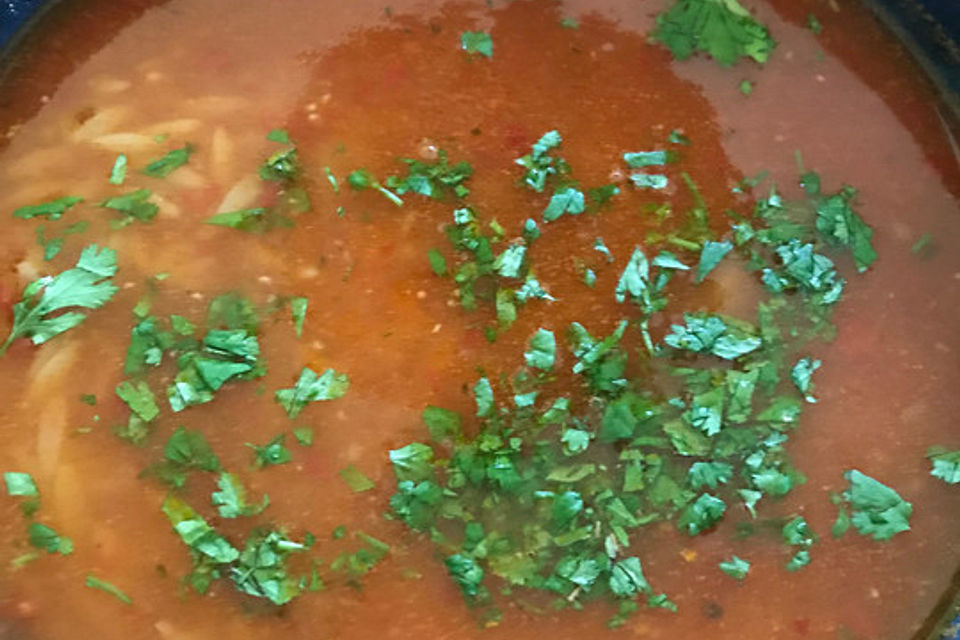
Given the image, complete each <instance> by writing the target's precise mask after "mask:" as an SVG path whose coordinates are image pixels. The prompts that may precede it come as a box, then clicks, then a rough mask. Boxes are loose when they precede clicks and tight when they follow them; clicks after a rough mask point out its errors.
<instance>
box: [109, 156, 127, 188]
mask: <svg viewBox="0 0 960 640" xmlns="http://www.w3.org/2000/svg"><path fill="white" fill-rule="evenodd" d="M126 179H127V156H126V155H124V154H122V153H121V154H120V155H118V156H117V159H116V160H115V161H114V162H113V168H112V169H110V178H109V182H110V184H116V185H121V184H123V183H124V181H125V180H126Z"/></svg>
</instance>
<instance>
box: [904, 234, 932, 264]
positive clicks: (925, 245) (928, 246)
mask: <svg viewBox="0 0 960 640" xmlns="http://www.w3.org/2000/svg"><path fill="white" fill-rule="evenodd" d="M910 252H911V253H912V254H913V255H915V256H919V257H920V258H923V259H928V258H931V257H933V254H935V253H936V252H937V245H936V244H935V243H934V240H933V234H932V233H925V234H923V235H922V236H920V237H919V238H917V241H916V242H914V243H913V246H912V247H910Z"/></svg>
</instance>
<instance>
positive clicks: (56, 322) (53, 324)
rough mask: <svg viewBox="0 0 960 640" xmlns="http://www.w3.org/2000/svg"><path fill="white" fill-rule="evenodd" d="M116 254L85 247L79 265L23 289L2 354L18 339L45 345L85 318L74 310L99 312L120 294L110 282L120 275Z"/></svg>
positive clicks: (110, 250)
mask: <svg viewBox="0 0 960 640" xmlns="http://www.w3.org/2000/svg"><path fill="white" fill-rule="evenodd" d="M116 256H117V254H116V252H115V251H114V250H113V249H107V248H104V249H102V250H101V249H100V248H99V247H98V246H97V245H95V244H94V245H90V246H88V247H86V248H85V249H84V250H83V252H82V253H81V254H80V259H79V260H78V261H77V266H76V267H74V268H72V269H68V270H66V271H63V272H61V273H60V274H58V275H56V276H52V277H51V276H46V277H43V278H40V279H38V280H34V281H33V282H31V283H30V284H28V285H27V286H26V287H25V288H24V290H23V299H22V300H21V301H20V302H18V303H16V304H15V305H14V306H13V327H12V328H11V330H10V335H9V337H7V340H6V342H4V343H3V346H2V347H0V355H2V354H3V353H4V352H5V351H6V350H7V347H9V346H10V343H12V342H13V341H14V340H16V339H17V338H30V340H31V341H32V342H33V344H42V343H44V342H46V341H47V340H49V339H50V338H53V337H55V336H58V335H60V334H61V333H63V332H65V331H67V330H69V329H72V328H73V327H75V326H77V325H78V324H80V323H81V322H83V321H84V320H85V319H86V317H87V316H86V315H85V314H83V313H81V312H79V311H66V312H65V313H61V314H59V315H53V316H51V314H53V313H55V312H57V311H64V310H66V309H71V308H76V307H80V308H84V309H99V308H100V307H102V306H103V305H104V304H106V303H107V302H108V301H109V300H110V299H111V298H112V297H113V295H114V294H115V293H116V292H117V287H115V286H114V285H113V282H112V281H111V280H110V279H111V278H112V277H113V276H114V275H115V274H116V272H117V258H116Z"/></svg>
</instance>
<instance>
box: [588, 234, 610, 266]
mask: <svg viewBox="0 0 960 640" xmlns="http://www.w3.org/2000/svg"><path fill="white" fill-rule="evenodd" d="M593 249H594V251H599V252H600V253H602V254H603V257H605V258H606V259H607V262H613V261H614V258H613V254H612V253H610V249H608V248H607V245H605V244H604V243H603V238H597V239H596V240H594V242H593Z"/></svg>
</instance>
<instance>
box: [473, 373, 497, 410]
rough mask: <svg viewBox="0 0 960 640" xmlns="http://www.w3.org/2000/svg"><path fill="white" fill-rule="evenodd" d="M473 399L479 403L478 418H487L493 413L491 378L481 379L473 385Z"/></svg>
mask: <svg viewBox="0 0 960 640" xmlns="http://www.w3.org/2000/svg"><path fill="white" fill-rule="evenodd" d="M473 397H474V399H475V400H476V403H477V416H478V417H481V418H483V417H486V416H489V415H490V413H491V412H492V411H493V387H492V386H491V385H490V380H489V378H480V379H479V380H477V383H476V384H475V385H473Z"/></svg>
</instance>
